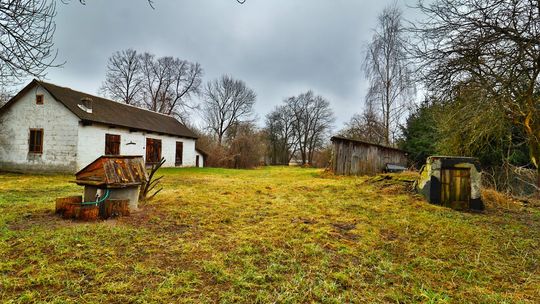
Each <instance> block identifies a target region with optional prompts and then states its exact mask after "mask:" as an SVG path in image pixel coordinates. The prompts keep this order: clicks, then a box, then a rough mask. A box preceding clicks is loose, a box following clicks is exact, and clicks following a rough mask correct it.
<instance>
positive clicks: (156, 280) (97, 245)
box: [0, 167, 540, 303]
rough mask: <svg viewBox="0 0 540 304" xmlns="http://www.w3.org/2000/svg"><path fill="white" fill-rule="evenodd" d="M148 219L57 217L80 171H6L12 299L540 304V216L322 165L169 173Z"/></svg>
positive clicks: (1, 198) (5, 231) (0, 200)
mask: <svg viewBox="0 0 540 304" xmlns="http://www.w3.org/2000/svg"><path fill="white" fill-rule="evenodd" d="M161 174H164V175H165V178H164V186H165V189H164V191H163V192H162V193H160V194H159V195H158V196H157V197H156V198H155V199H154V200H153V201H152V202H150V203H148V204H147V205H145V206H144V207H143V210H142V211H141V212H138V213H136V214H133V215H132V216H130V217H125V218H120V219H116V220H109V221H101V222H96V223H79V222H71V221H65V220H62V219H60V218H58V217H56V216H55V215H54V199H55V198H56V197H61V196H68V195H76V194H80V193H82V192H81V191H82V188H81V187H79V186H77V185H75V184H72V183H69V181H70V180H71V179H72V178H73V177H72V176H67V175H56V176H36V175H32V176H29V175H15V174H0V299H1V302H3V303H5V302H7V303H27V302H53V303H70V302H71V303H94V302H103V303H146V302H166V303H178V302H180V303H181V302H196V303H199V302H202V303H207V302H210V303H212V302H222V303H233V302H234V303H237V302H241V303H255V302H259V303H268V302H277V303H298V302H299V303H306V302H322V303H344V302H360V303H366V302H377V303H378V302H382V303H386V302H388V303H398V302H404V303H416V302H424V303H465V302H473V303H539V302H540V246H539V243H540V212H539V210H538V209H534V208H525V209H523V210H519V211H512V212H500V211H497V210H488V211H487V212H485V213H483V214H474V213H465V212H457V211H452V210H450V209H446V208H442V207H438V206H433V205H430V204H428V203H426V202H424V201H423V200H422V199H421V198H419V197H417V196H415V195H411V194H408V193H407V192H405V191H404V188H403V187H401V186H399V185H390V186H387V185H383V184H381V183H375V182H373V181H372V180H369V179H368V178H348V177H333V176H329V175H326V174H324V173H322V172H321V171H319V170H315V169H302V168H280V167H276V168H262V169H257V170H225V169H164V170H162V171H161Z"/></svg>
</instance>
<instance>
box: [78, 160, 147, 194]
mask: <svg viewBox="0 0 540 304" xmlns="http://www.w3.org/2000/svg"><path fill="white" fill-rule="evenodd" d="M75 177H76V178H77V180H76V181H75V182H76V183H77V184H79V185H91V186H107V187H109V188H115V187H128V186H134V185H140V184H142V183H143V182H146V181H148V176H147V174H146V170H145V167H144V160H143V157H142V156H101V157H99V158H98V159H96V160H95V161H93V162H92V163H91V164H89V165H88V166H86V167H85V168H84V169H82V170H81V171H79V172H77V173H76V174H75Z"/></svg>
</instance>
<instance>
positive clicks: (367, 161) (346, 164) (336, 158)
mask: <svg viewBox="0 0 540 304" xmlns="http://www.w3.org/2000/svg"><path fill="white" fill-rule="evenodd" d="M333 148H334V151H333V155H332V167H333V170H334V173H335V174H337V175H374V174H378V173H381V172H382V171H383V170H384V167H385V166H386V164H388V163H390V164H397V165H402V166H407V156H406V155H405V153H404V152H403V151H400V150H396V149H391V148H384V147H381V146H377V145H370V144H368V143H361V142H355V141H346V140H335V141H334V142H333Z"/></svg>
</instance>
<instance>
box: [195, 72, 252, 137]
mask: <svg viewBox="0 0 540 304" xmlns="http://www.w3.org/2000/svg"><path fill="white" fill-rule="evenodd" d="M204 97H205V98H204V105H203V108H202V117H203V119H204V120H205V121H206V124H207V126H208V128H209V129H210V130H211V131H212V132H213V133H214V135H215V136H216V137H217V139H218V144H219V145H220V146H221V145H222V144H223V139H224V136H225V134H226V132H227V130H228V129H229V128H230V127H231V126H233V125H234V124H235V123H237V122H239V121H241V120H245V119H249V118H250V117H251V115H252V114H253V105H254V104H255V99H256V97H257V95H256V94H255V92H254V91H253V90H252V89H250V88H248V87H247V86H246V84H245V83H244V82H243V81H241V80H236V79H233V78H232V77H230V76H228V75H223V76H221V78H219V79H216V80H214V81H211V82H208V84H207V85H206V88H205V91H204Z"/></svg>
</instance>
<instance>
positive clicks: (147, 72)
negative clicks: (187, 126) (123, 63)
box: [140, 53, 203, 120]
mask: <svg viewBox="0 0 540 304" xmlns="http://www.w3.org/2000/svg"><path fill="white" fill-rule="evenodd" d="M140 61H141V73H142V82H141V86H142V100H143V106H144V107H146V108H147V109H149V110H152V111H156V112H159V113H164V114H167V115H175V116H177V117H179V118H180V119H181V120H185V119H186V116H185V115H186V112H187V110H188V109H193V108H194V107H195V105H192V104H191V103H190V100H191V98H192V97H193V96H195V95H198V94H199V93H200V87H201V82H202V74H203V70H202V68H201V66H200V64H198V63H192V62H189V61H186V60H180V59H178V58H173V57H161V58H158V59H156V58H155V56H154V55H152V54H149V53H144V54H142V55H141V57H140Z"/></svg>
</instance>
